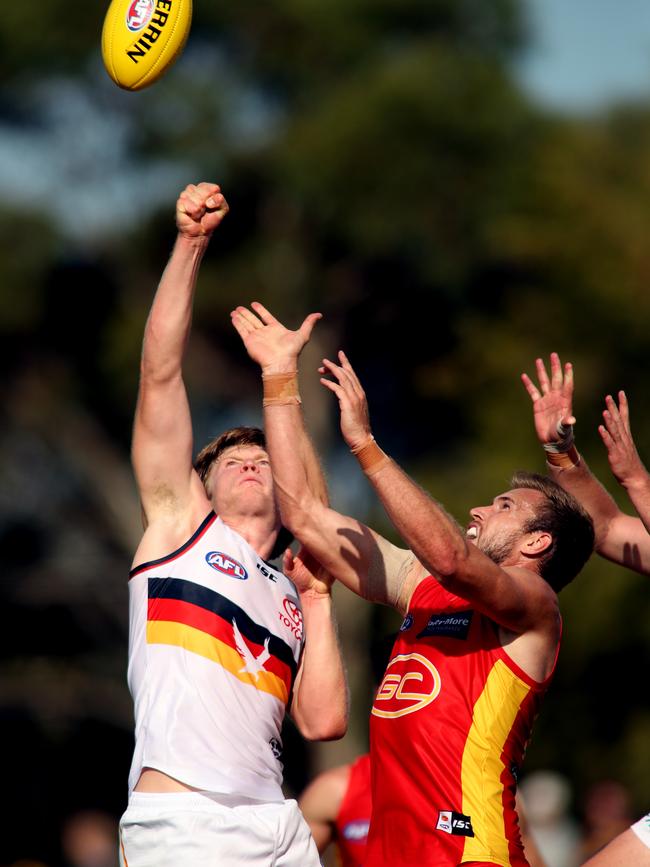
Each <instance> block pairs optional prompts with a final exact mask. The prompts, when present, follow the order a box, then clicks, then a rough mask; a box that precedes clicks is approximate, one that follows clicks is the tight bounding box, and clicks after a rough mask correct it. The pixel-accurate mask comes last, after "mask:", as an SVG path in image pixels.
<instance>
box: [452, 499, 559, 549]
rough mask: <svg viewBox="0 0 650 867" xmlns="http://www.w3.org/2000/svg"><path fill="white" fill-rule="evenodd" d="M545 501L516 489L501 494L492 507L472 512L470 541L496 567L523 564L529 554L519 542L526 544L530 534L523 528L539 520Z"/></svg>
mask: <svg viewBox="0 0 650 867" xmlns="http://www.w3.org/2000/svg"><path fill="white" fill-rule="evenodd" d="M543 499H544V495H543V494H542V493H541V492H540V491H534V490H531V489H529V488H516V489H514V490H512V491H506V492H505V493H503V494H499V496H497V497H495V498H494V500H493V501H492V504H491V505H489V506H476V507H475V508H473V509H470V515H471V516H472V520H471V521H470V523H469V524H468V525H467V533H466V537H467V541H468V542H471V543H472V544H474V545H476V547H477V548H479V550H481V551H483V553H484V554H486V555H487V556H488V557H490V558H491V559H492V560H494V562H495V563H498V564H500V565H510V566H513V565H517V564H520V563H521V559H522V557H524V558H525V553H524V551H522V548H524V545H523V544H522V545H519V544H518V542H519V541H520V540H521V542H522V543H524V542H525V540H526V537H527V536H528V535H529V534H527V533H523V528H524V527H525V525H526V524H527V523H528V521H530V519H531V518H533V517H534V516H535V514H536V511H537V508H538V506H539V504H540V503H541V502H542V500H543Z"/></svg>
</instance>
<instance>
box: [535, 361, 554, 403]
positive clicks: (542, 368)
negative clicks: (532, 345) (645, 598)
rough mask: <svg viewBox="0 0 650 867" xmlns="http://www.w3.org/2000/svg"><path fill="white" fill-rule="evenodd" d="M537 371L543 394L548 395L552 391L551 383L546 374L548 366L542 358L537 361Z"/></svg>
mask: <svg viewBox="0 0 650 867" xmlns="http://www.w3.org/2000/svg"><path fill="white" fill-rule="evenodd" d="M535 369H536V370H537V378H538V379H539V387H540V388H541V390H542V394H548V392H549V391H550V390H551V383H550V382H549V379H548V374H547V372H546V365H545V364H544V361H543V360H542V359H541V358H537V359H535Z"/></svg>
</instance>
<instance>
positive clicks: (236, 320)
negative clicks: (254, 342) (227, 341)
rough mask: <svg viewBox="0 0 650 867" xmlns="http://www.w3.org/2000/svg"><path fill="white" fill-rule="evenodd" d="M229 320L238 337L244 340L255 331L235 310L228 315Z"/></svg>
mask: <svg viewBox="0 0 650 867" xmlns="http://www.w3.org/2000/svg"><path fill="white" fill-rule="evenodd" d="M230 319H231V321H232V324H233V325H234V326H235V330H236V331H237V333H238V334H239V336H240V337H241V338H242V339H244V338H245V337H247V336H248V335H249V334H251V332H253V331H255V328H253V326H252V325H251V324H250V323H249V322H248V321H247V320H246V319H244V317H243V316H241V315H240V314H239V313H238V312H237V311H236V310H233V311H232V313H231V314H230Z"/></svg>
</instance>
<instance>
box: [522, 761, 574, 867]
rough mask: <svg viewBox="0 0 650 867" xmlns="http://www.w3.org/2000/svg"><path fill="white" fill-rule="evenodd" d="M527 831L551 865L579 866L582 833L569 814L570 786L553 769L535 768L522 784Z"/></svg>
mask: <svg viewBox="0 0 650 867" xmlns="http://www.w3.org/2000/svg"><path fill="white" fill-rule="evenodd" d="M520 788H521V794H522V796H523V800H524V803H525V810H526V819H527V823H528V833H529V835H530V837H531V838H532V840H533V841H534V843H535V844H536V845H537V848H538V849H539V853H540V855H541V857H542V858H543V860H544V861H545V862H546V863H547V864H550V865H552V867H578V865H579V864H580V863H581V861H580V843H581V834H580V829H579V826H578V823H577V822H576V821H575V820H574V819H573V818H572V817H571V815H570V814H569V807H570V804H571V787H570V785H569V782H568V781H567V780H566V779H565V778H564V777H563V776H561V775H560V774H558V773H555V772H554V771H535V772H534V773H532V774H530V775H529V776H527V777H526V778H525V779H524V780H523V781H522V783H521V787H520Z"/></svg>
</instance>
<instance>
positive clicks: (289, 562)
mask: <svg viewBox="0 0 650 867" xmlns="http://www.w3.org/2000/svg"><path fill="white" fill-rule="evenodd" d="M282 570H283V571H284V572H291V571H292V570H293V551H292V550H291V548H287V549H286V551H285V552H284V556H283V557H282Z"/></svg>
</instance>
